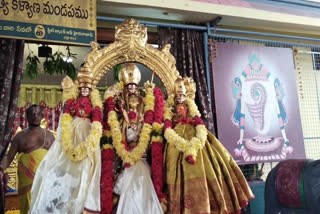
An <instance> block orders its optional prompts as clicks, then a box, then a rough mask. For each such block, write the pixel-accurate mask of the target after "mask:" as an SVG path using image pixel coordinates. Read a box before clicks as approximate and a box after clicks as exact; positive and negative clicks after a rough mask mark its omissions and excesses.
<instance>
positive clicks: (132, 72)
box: [119, 63, 141, 86]
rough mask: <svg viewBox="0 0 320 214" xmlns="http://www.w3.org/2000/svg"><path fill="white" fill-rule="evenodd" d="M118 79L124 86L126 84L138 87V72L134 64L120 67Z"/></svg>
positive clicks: (139, 75) (139, 74)
mask: <svg viewBox="0 0 320 214" xmlns="http://www.w3.org/2000/svg"><path fill="white" fill-rule="evenodd" d="M119 79H120V81H122V82H123V83H124V85H125V86H126V85H128V84H136V85H138V84H139V82H140V80H141V73H140V70H139V68H138V67H137V66H136V65H135V64H133V63H127V64H125V65H124V66H122V67H121V69H120V73H119Z"/></svg>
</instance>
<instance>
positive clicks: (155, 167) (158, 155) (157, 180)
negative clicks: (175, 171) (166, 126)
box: [151, 88, 166, 202]
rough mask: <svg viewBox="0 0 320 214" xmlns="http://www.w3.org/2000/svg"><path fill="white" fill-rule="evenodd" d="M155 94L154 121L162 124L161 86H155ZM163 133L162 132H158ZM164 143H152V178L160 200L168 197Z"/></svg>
mask: <svg viewBox="0 0 320 214" xmlns="http://www.w3.org/2000/svg"><path fill="white" fill-rule="evenodd" d="M153 94H154V97H155V103H154V106H155V108H157V109H155V111H154V122H155V123H159V124H162V122H163V113H164V103H163V95H162V92H161V90H160V88H154V90H153ZM158 134H161V133H158ZM163 176H164V175H163V143H162V142H152V144H151V178H152V182H153V186H154V189H155V191H156V194H157V196H158V199H159V201H160V202H161V201H162V199H165V198H166V194H165V193H163V180H164V178H163Z"/></svg>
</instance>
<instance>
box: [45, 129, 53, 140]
mask: <svg viewBox="0 0 320 214" xmlns="http://www.w3.org/2000/svg"><path fill="white" fill-rule="evenodd" d="M46 132H47V136H48V137H50V138H53V139H54V138H55V137H54V134H53V133H52V131H50V130H46Z"/></svg>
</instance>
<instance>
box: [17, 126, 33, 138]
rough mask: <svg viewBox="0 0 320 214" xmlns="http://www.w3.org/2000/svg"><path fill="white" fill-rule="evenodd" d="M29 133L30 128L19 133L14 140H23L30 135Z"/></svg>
mask: <svg viewBox="0 0 320 214" xmlns="http://www.w3.org/2000/svg"><path fill="white" fill-rule="evenodd" d="M28 131H29V129H28V128H26V129H23V130H21V131H19V132H18V133H17V134H16V135H15V136H14V139H21V138H23V137H24V136H25V135H26V134H27V133H28Z"/></svg>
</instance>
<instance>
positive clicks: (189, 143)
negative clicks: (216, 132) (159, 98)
mask: <svg viewBox="0 0 320 214" xmlns="http://www.w3.org/2000/svg"><path fill="white" fill-rule="evenodd" d="M173 104H174V97H173V96H170V97H169V99H168V101H167V103H166V105H165V111H164V112H165V113H164V119H167V120H171V119H172V116H173V113H172V108H173ZM186 104H187V106H188V110H189V114H190V116H191V117H192V118H194V117H195V116H198V117H200V116H201V114H200V112H199V110H198V107H197V105H196V104H195V102H194V100H192V99H190V98H187V99H186ZM207 135H208V132H207V129H206V127H205V125H201V124H199V125H197V126H196V136H195V137H192V138H191V140H186V139H184V138H183V137H180V136H179V135H178V134H177V133H176V132H175V131H174V129H172V128H167V129H166V130H165V133H164V137H165V138H166V140H167V141H168V143H170V144H173V145H174V146H175V147H176V149H177V150H179V151H180V152H183V153H184V155H185V156H189V155H191V156H192V157H193V158H194V159H196V157H197V154H198V151H199V149H202V148H203V147H204V145H205V142H206V140H207Z"/></svg>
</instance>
